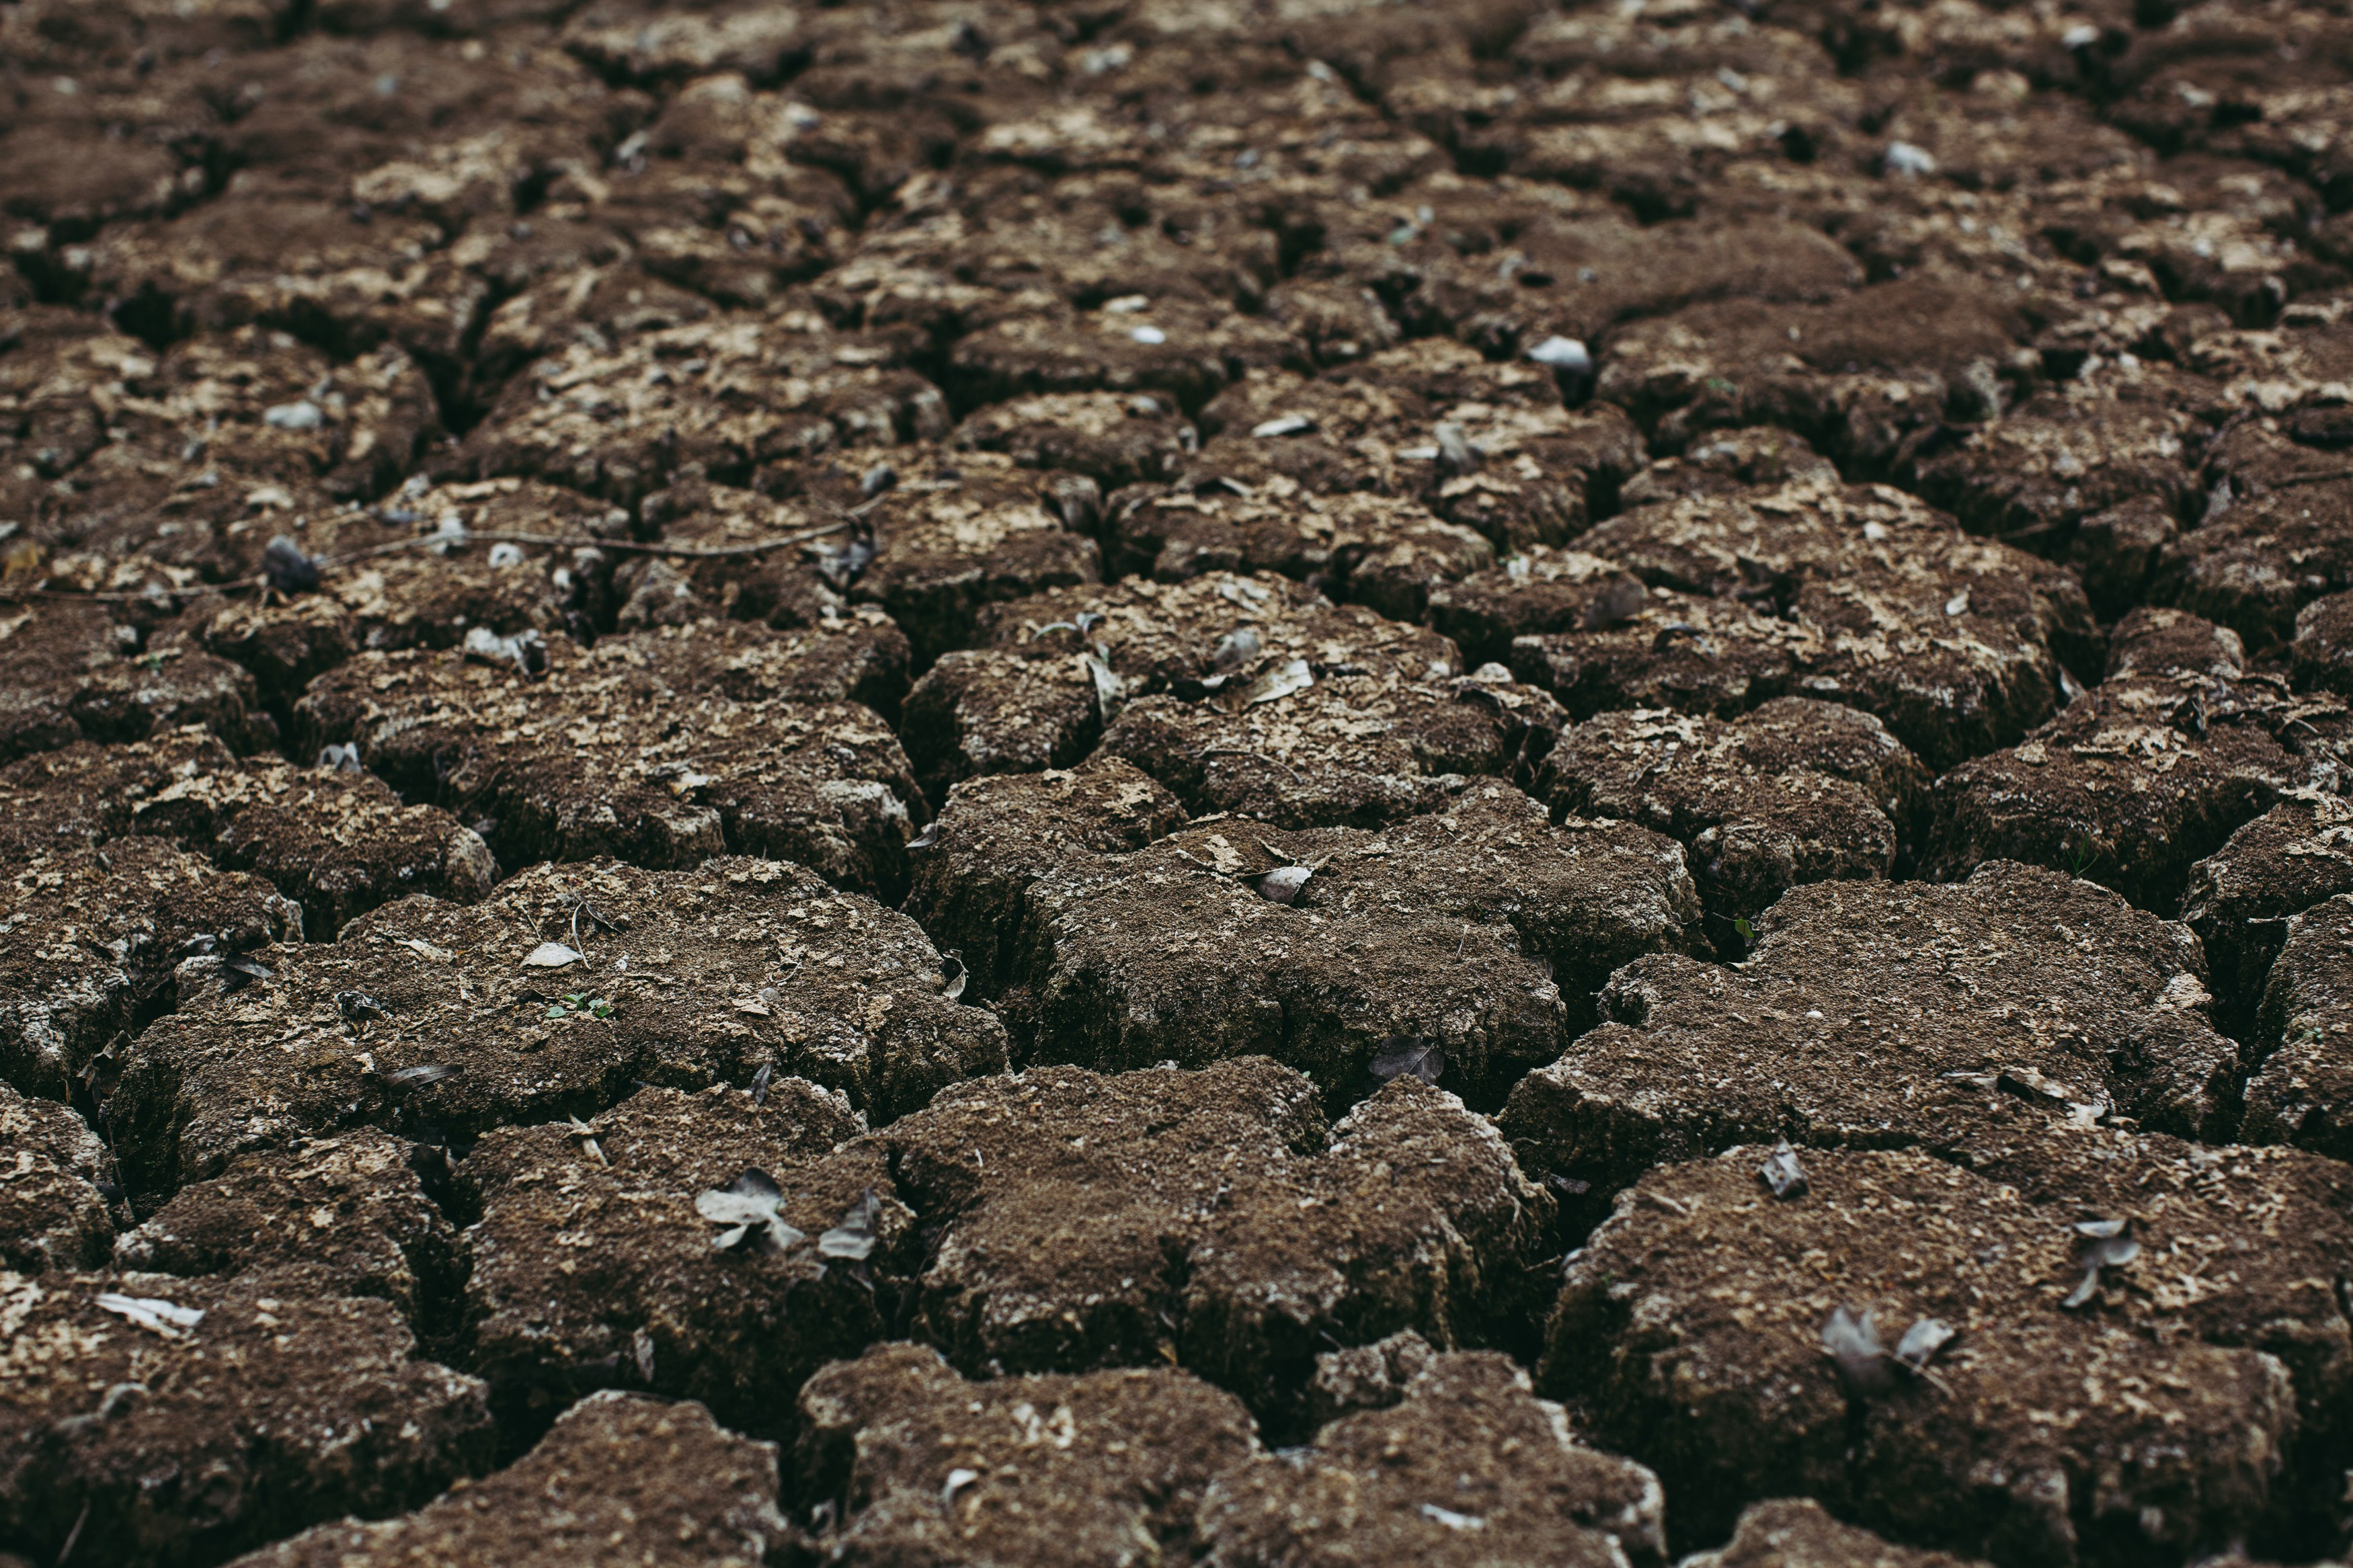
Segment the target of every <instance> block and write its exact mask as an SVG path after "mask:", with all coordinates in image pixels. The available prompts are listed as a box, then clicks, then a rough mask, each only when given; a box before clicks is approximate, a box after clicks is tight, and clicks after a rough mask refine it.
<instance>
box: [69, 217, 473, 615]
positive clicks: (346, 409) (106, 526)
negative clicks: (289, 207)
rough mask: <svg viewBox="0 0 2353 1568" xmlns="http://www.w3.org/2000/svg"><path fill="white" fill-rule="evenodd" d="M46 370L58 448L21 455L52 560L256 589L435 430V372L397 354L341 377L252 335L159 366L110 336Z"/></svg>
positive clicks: (283, 344) (280, 343)
mask: <svg viewBox="0 0 2353 1568" xmlns="http://www.w3.org/2000/svg"><path fill="white" fill-rule="evenodd" d="M346 222H347V223H348V220H346ZM69 342H70V340H69ZM39 346H40V348H44V349H47V348H50V345H49V344H46V343H44V344H41V345H39ZM56 347H57V349H63V348H65V347H66V344H62V343H61V344H58V345H57V346H56ZM48 357H49V359H50V365H49V367H48V368H49V369H50V374H49V375H48V376H47V378H45V380H44V381H43V383H42V384H40V385H39V386H38V387H37V389H35V390H34V393H33V396H32V398H31V399H30V401H31V402H32V404H33V405H34V406H33V408H32V409H30V410H27V412H32V413H34V414H35V430H36V431H37V432H38V433H40V434H46V435H47V436H49V437H50V439H49V440H48V441H46V442H39V443H37V444H34V443H28V445H33V446H34V450H33V451H31V452H29V453H26V456H30V457H32V458H34V460H35V463H36V466H37V468H46V469H48V470H50V471H51V472H52V473H53V474H54V476H55V482H54V483H53V484H51V485H50V486H49V487H48V488H47V491H46V493H44V494H42V495H41V496H40V497H39V498H38V499H37V503H36V510H34V512H33V515H32V516H30V517H27V518H26V519H24V520H23V521H24V522H25V523H26V531H27V532H28V533H29V534H30V536H31V537H32V538H33V539H34V540H35V541H36V542H38V543H39V544H40V545H41V546H42V547H43V548H44V549H45V550H46V551H47V552H49V553H50V554H52V555H58V554H66V553H71V552H90V553H95V554H98V555H101V556H105V557H109V558H114V557H120V556H123V555H129V554H134V553H143V554H145V555H148V556H150V557H152V558H153V559H154V560H156V561H158V562H161V563H165V564H167V565H172V566H178V567H185V568H188V569H191V570H193V571H195V572H196V573H198V574H201V575H202V576H204V577H206V578H208V579H213V580H223V579H230V578H238V577H245V576H249V575H251V574H253V573H254V572H256V571H257V570H259V566H260V563H261V555H262V552H263V550H264V548H265V547H266V546H267V545H268V543H269V540H270V539H271V538H272V537H273V536H274V535H275V534H278V533H282V532H292V531H295V530H296V529H297V528H298V527H299V526H300V522H301V521H304V520H308V519H311V518H314V517H318V516H321V515H323V514H326V513H329V512H332V511H335V510H340V505H339V503H344V502H349V501H353V500H369V499H372V498H374V497H375V496H376V495H379V494H381V493H382V492H383V491H384V490H385V489H386V488H387V487H389V486H390V485H392V484H393V483H394V482H395V481H396V480H397V479H399V478H400V476H401V475H402V474H403V473H404V472H405V471H406V469H407V468H408V466H409V464H410V463H411V462H413V461H414V460H415V459H416V458H417V455H418V453H419V452H421V451H422V450H423V448H424V447H425V444H426V443H427V440H428V439H429V438H431V437H434V436H437V435H438V433H439V431H440V418H439V416H438V414H437V413H436V412H435V408H434V402H433V392H432V388H431V386H430V384H428V383H427V379H426V376H425V374H424V373H423V372H422V371H420V370H419V369H418V368H417V365H416V364H415V363H412V362H411V361H410V360H409V358H408V357H407V356H406V354H403V353H400V352H399V351H397V350H394V349H386V350H382V351H379V352H377V353H370V354H366V355H364V356H361V357H359V358H357V359H354V360H353V361H351V362H350V363H343V364H338V363H335V361H333V360H332V359H331V358H329V356H327V355H326V354H324V353H321V352H320V351H319V350H317V349H315V348H311V347H308V346H306V345H303V344H301V343H298V342H295V341H294V340H293V339H292V338H290V337H289V336H287V335H286V334H285V333H283V332H275V331H262V330H260V329H258V328H248V329H245V330H242V331H234V332H227V333H220V334H214V335H206V336H200V337H196V338H193V339H190V340H188V341H186V342H182V343H179V344H177V345H175V346H174V347H173V348H172V349H170V350H168V351H167V352H165V353H162V354H160V355H159V354H156V353H153V351H152V350H149V349H147V348H146V347H145V345H144V344H138V345H135V346H132V347H122V346H119V340H116V339H113V338H111V337H104V338H97V339H93V340H90V341H86V342H73V343H71V346H70V352H56V350H55V349H52V350H51V353H49V355H48ZM75 458H79V460H78V461H76V460H73V459H75Z"/></svg>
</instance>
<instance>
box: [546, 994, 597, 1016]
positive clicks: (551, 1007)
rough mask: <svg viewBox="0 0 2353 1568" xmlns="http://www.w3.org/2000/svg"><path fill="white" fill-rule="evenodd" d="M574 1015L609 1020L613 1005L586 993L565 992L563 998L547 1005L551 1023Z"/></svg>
mask: <svg viewBox="0 0 2353 1568" xmlns="http://www.w3.org/2000/svg"><path fill="white" fill-rule="evenodd" d="M575 1013H586V1015H588V1016H590V1017H592V1018H609V1017H611V1016H613V1005H612V1004H611V1003H610V1002H607V1001H606V1000H605V998H603V997H602V996H591V995H589V994H587V993H586V991H567V992H565V994H564V995H563V997H562V998H561V999H560V1000H558V1001H554V1002H550V1003H549V1004H548V1005H547V1016H548V1018H549V1019H550V1020H551V1021H553V1020H554V1019H557V1018H569V1017H571V1016H573V1015H574V1014H575Z"/></svg>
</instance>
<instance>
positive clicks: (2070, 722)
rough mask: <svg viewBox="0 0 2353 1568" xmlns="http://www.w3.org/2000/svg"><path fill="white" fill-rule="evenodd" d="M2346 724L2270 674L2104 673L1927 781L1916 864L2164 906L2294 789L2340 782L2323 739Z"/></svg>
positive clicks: (1944, 872) (1937, 874)
mask: <svg viewBox="0 0 2353 1568" xmlns="http://www.w3.org/2000/svg"><path fill="white" fill-rule="evenodd" d="M2221 635H2223V636H2226V637H2227V636H2229V635H2230V634H2229V633H2228V632H2223V633H2222V634H2221ZM2235 640H2236V639H2235V638H2234V639H2233V641H2235ZM2153 652H2154V650H2147V649H2144V650H2141V652H2140V653H2139V655H2138V656H2137V657H2139V658H2142V659H2143V660H2145V661H2147V662H2156V660H2155V659H2154V658H2151V657H2150V656H2151V654H2152V653H2153ZM2193 657H2194V655H2193ZM2211 662H2213V661H2210V664H2211ZM2345 722H2346V721H2345V715H2344V710H2343V709H2342V708H2341V707H2340V706H2338V705H2337V704H2336V703H2335V702H2333V701H2327V700H2324V701H2320V702H2314V701H2310V700H2305V701H2298V700H2296V699H2295V698H2294V697H2292V696H2290V694H2289V693H2288V692H2287V691H2286V690H2285V689H2284V683H2283V682H2280V681H2278V680H2277V679H2272V678H2265V677H2262V676H2256V677H2244V676H2238V675H2236V674H2235V672H2234V674H2233V675H2232V676H2225V677H2219V678H2218V677H2215V676H2211V675H2207V674H2203V673H2200V672H2199V671H2197V670H2196V669H2195V668H2180V667H2179V665H2176V666H2174V667H2173V668H2170V669H2168V670H2166V671H2165V672H2164V673H2161V674H2159V673H2152V674H2146V675H2118V676H2115V677H2112V678H2111V679H2108V680H2106V681H2105V682H2103V683H2102V684H2100V685H2098V686H2095V687H2094V688H2093V689H2091V690H2089V691H2086V692H2084V694H2083V695H2081V696H2079V697H2077V698H2076V699H2075V700H2073V702H2070V703H2069V704H2068V705H2067V706H2066V707H2065V708H2063V709H2062V710H2060V711H2059V713H2058V714H2057V715H2056V716H2055V717H2054V718H2052V720H2050V721H2048V722H2047V723H2044V724H2042V725H2041V726H2040V727H2038V728H2037V729H2036V730H2035V731H2033V732H2032V733H2031V734H2030V735H2029V736H2028V737H2027V738H2026V739H2025V740H2024V741H2023V742H2021V743H2020V744H2018V745H2016V746H2013V747H2010V748H2009V749H2007V750H2005V751H2000V752H1994V753H1993V754H1992V755H1990V756H1985V757H1978V758H1977V759H1975V760H1974V761H1971V762H1968V763H1962V764H1961V765H1960V766H1959V767H1957V768H1955V769H1953V770H1952V771H1951V772H1950V773H1947V774H1946V775H1945V776H1944V777H1943V778H1940V779H1938V780H1937V781H1936V822H1935V825H1934V826H1933V828H1932V829H1931V831H1930V834H1929V838H1928V844H1927V847H1926V852H1925V854H1924V856H1923V861H1922V864H1923V868H1924V870H1925V871H1926V874H1927V875H1928V876H1930V877H1932V878H1936V879H1949V878H1954V877H1959V876H1964V875H1967V874H1968V871H1969V870H1970V869H1971V868H1974V867H1976V866H1978V865H1980V864H1982V863H1983V862H1985V861H1987V860H1990V859H2007V860H2025V861H2031V862H2032V863H2034V864H2037V865H2042V866H2049V867H2052V868H2054V869H2061V870H2065V871H2067V872H2069V873H2070V874H2072V875H2074V876H2078V877H2085V878H2088V879H2091V880H2093V881H2095V882H2098V883H2101V884H2102V885H2104V886H2105V887H2110V888H2114V889H2116V891H2118V892H2120V893H2122V894H2123V895H2124V896H2125V897H2126V898H2127V899H2129V900H2132V901H2133V902H2134V903H2136V904H2138V905H2140V906H2142V907H2143V908H2145V909H2153V910H2168V911H2169V910H2174V909H2176V908H2178V907H2179V902H2180V899H2181V895H2182V890H2183V889H2184V887H2185V886H2186V885H2187V883H2188V881H2189V868H2190V866H2191V863H2192V862H2194V861H2196V860H2199V859H2200V858H2203V857H2205V856H2208V855H2211V854H2212V853H2214V851H2216V850H2218V849H2220V848H2221V847H2222V844H2223V841H2224V840H2225V839H2227V838H2228V837H2230V836H2231V835H2232V833H2233V832H2234V831H2236V830H2237V829H2238V828H2239V826H2241V825H2242V824H2244V823H2245V822H2247V821H2249V820H2250V819H2251V818H2253V817H2255V816H2260V815H2262V814H2263V812H2265V811H2267V810H2269V809H2270V808H2271V807H2272V805H2274V804H2275V803H2276V802H2277V801H2278V800H2279V798H2280V797H2281V796H2282V795H2286V794H2288V793H2290V792H2292V791H2295V790H2297V789H2300V788H2310V787H2319V788H2322V789H2328V790H2334V789H2335V788H2337V786H2338V784H2339V783H2340V779H2339V769H2338V764H2337V760H2336V758H2335V757H2334V755H2332V754H2331V752H2332V751H2333V748H2331V747H2329V746H2327V744H2326V740H2327V736H2328V734H2330V733H2331V732H2334V731H2342V730H2343V728H2344V727H2345Z"/></svg>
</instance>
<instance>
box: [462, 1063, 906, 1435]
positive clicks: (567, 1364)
mask: <svg viewBox="0 0 2353 1568" xmlns="http://www.w3.org/2000/svg"><path fill="white" fill-rule="evenodd" d="M583 1129H585V1131H584V1130H583ZM865 1130H866V1129H865V1124H864V1122H863V1121H862V1120H861V1119H860V1118H859V1117H858V1116H857V1115H856V1113H854V1112H853V1111H852V1110H850V1109H849V1103H848V1102H847V1101H846V1100H843V1099H842V1098H841V1097H840V1096H839V1095H838V1094H833V1093H830V1092H828V1091H827V1090H825V1089H818V1087H817V1086H816V1085H814V1084H811V1083H809V1082H808V1081H807V1080H806V1079H798V1078H776V1079H771V1080H770V1081H768V1082H767V1083H766V1084H765V1086H764V1091H763V1092H761V1093H760V1094H758V1095H757V1096H756V1098H755V1096H754V1094H752V1093H747V1092H745V1091H744V1090H742V1089H732V1088H728V1087H725V1086H719V1087H714V1088H712V1089H704V1090H702V1091H701V1092H699V1093H687V1092H684V1091H681V1090H679V1089H639V1090H638V1092H637V1093H636V1094H635V1095H633V1096H632V1097H630V1098H629V1099H628V1100H624V1101H623V1102H622V1103H621V1104H620V1105H618V1106H617V1107H615V1108H614V1109H613V1110H607V1111H605V1112H604V1113H602V1114H601V1115H598V1116H596V1117H595V1118H593V1119H591V1120H589V1121H586V1122H580V1123H570V1124H567V1123H565V1122H557V1123H554V1125H543V1126H537V1127H507V1128H501V1129H499V1130H498V1131H493V1132H491V1133H490V1134H489V1135H488V1136H486V1137H485V1138H484V1139H483V1140H482V1141H481V1142H480V1143H479V1144H477V1145H475V1147H474V1150H473V1152H472V1153H470V1154H469V1155H468V1156H467V1157H466V1159H465V1161H464V1162H463V1163H461V1164H460V1165H459V1167H458V1169H457V1178H458V1181H459V1184H460V1185H461V1187H462V1188H463V1189H464V1190H465V1191H466V1193H467V1194H468V1195H469V1197H470V1200H471V1202H473V1203H474V1204H476V1205H479V1206H480V1212H481V1215H482V1217H481V1220H480V1223H479V1224H477V1225H476V1226H474V1227H473V1228H472V1229H471V1230H470V1232H469V1233H468V1234H469V1236H470V1239H471V1241H472V1244H473V1249H474V1272H473V1276H472V1278H471V1279H470V1280H469V1281H468V1283H467V1286H466V1297H467V1304H468V1308H469V1311H468V1319H469V1321H470V1323H471V1325H472V1327H473V1334H474V1349H473V1357H472V1363H471V1364H472V1365H473V1366H474V1367H475V1368H476V1370H478V1371H479V1372H480V1373H481V1374H482V1375H483V1376H484V1377H486V1378H488V1379H489V1380H490V1383H491V1394H492V1399H493V1401H494V1403H495V1404H496V1405H498V1407H499V1408H500V1409H501V1412H502V1414H508V1415H511V1416H512V1419H514V1420H516V1421H519V1422H521V1423H522V1425H523V1426H532V1425H534V1424H535V1422H536V1421H543V1420H544V1419H545V1418H546V1417H545V1415H544V1414H536V1415H535V1414H534V1413H540V1412H546V1411H552V1410H557V1409H561V1408H563V1407H564V1405H566V1404H567V1403H569V1402H570V1401H571V1400H572V1399H573V1398H575V1397H576V1396H577V1395H578V1394H581V1393H584V1392H586V1391H587V1390H589V1389H593V1388H596V1387H598V1386H602V1385H620V1386H625V1387H629V1388H636V1389H643V1390H647V1391H649V1392H652V1393H656V1394H662V1395H665V1396H667V1397H672V1398H681V1399H695V1400H700V1401H702V1403H703V1404H705V1405H709V1406H710V1407H711V1409H712V1412H713V1413H714V1414H716V1415H718V1416H719V1418H720V1419H721V1420H723V1421H726V1422H730V1423H732V1424H733V1425H737V1426H750V1427H754V1428H755V1429H767V1428H773V1427H776V1426H778V1425H779V1424H780V1420H781V1416H782V1413H783V1412H784V1410H785V1409H786V1408H787V1407H788V1406H789V1405H790V1402H791V1399H792V1396H793V1392H794V1391H795V1390H796V1389H797V1388H798V1387H799V1386H800V1384H801V1381H802V1380H803V1379H804V1378H806V1377H807V1376H808V1375H809V1373H812V1372H814V1371H815V1370H817V1368H818V1366H819V1365H821V1364H822V1363H825V1362H827V1361H829V1360H832V1359H834V1358H836V1357H839V1356H854V1355H856V1354H857V1353H858V1352H860V1350H862V1349H864V1348H865V1347H866V1346H867V1345H869V1344H871V1343H872V1342H875V1341H876V1340H879V1339H882V1338H884V1337H885V1336H886V1335H887V1334H888V1333H889V1328H890V1300H889V1298H887V1297H885V1296H881V1295H878V1293H877V1288H876V1275H877V1273H880V1274H881V1275H882V1276H884V1278H885V1279H886V1281H887V1279H892V1278H897V1277H902V1276H903V1275H905V1274H907V1273H909V1272H910V1271H911V1268H910V1264H911V1263H912V1261H913V1258H912V1256H911V1254H912V1253H913V1252H917V1251H920V1242H919V1241H918V1240H917V1238H916V1237H915V1235H914V1224H915V1222H914V1217H913V1215H910V1214H909V1213H908V1211H907V1210H906V1208H905V1207H904V1206H903V1205H901V1204H900V1203H899V1202H898V1201H897V1200H896V1199H895V1198H893V1197H892V1178H891V1171H890V1167H889V1163H888V1162H887V1159H886V1156H885V1151H884V1150H883V1149H882V1148H881V1146H880V1145H879V1144H876V1143H872V1142H848V1141H849V1140H852V1139H855V1138H857V1137H858V1135H859V1134H860V1133H862V1132H863V1131H865ZM843 1145H846V1146H843ZM837 1146H842V1147H839V1152H837ZM747 1171H750V1172H758V1173H760V1174H761V1175H764V1176H765V1177H766V1178H767V1180H768V1182H769V1183H771V1184H773V1186H774V1187H775V1188H776V1191H777V1194H778V1196H777V1197H776V1202H775V1205H774V1211H773V1212H774V1213H775V1214H776V1215H777V1216H778V1217H779V1218H780V1219H781V1220H782V1222H783V1223H784V1224H785V1225H786V1226H790V1227H791V1230H792V1231H794V1232H797V1233H798V1234H799V1236H800V1237H801V1239H799V1240H797V1241H793V1242H791V1243H790V1244H789V1245H787V1246H786V1247H783V1248H782V1249H781V1250H778V1249H774V1248H772V1247H768V1246H766V1245H765V1244H762V1243H760V1241H759V1237H747V1238H746V1239H745V1241H744V1243H743V1244H741V1245H737V1246H734V1247H727V1248H721V1247H717V1246H715V1245H714V1242H715V1240H717V1239H720V1238H723V1237H725V1236H726V1234H727V1233H726V1232H725V1231H723V1230H721V1229H718V1228H715V1227H714V1222H713V1221H712V1220H709V1219H706V1218H704V1217H703V1216H702V1214H700V1213H699V1212H698V1211H697V1208H696V1201H697V1199H698V1197H699V1196H701V1195H702V1194H707V1193H715V1192H725V1191H727V1190H729V1188H730V1186H731V1184H735V1183H736V1182H737V1179H738V1178H739V1177H742V1176H744V1173H746V1172H747ZM870 1192H871V1193H874V1194H877V1197H876V1205H877V1206H875V1207H874V1209H873V1211H872V1213H871V1215H870V1214H866V1213H865V1212H864V1209H863V1206H862V1205H864V1200H865V1194H868V1193H870ZM861 1217H862V1222H863V1223H862V1224H860V1220H861ZM837 1226H852V1227H853V1228H855V1229H858V1230H859V1231H860V1235H861V1236H862V1237H863V1239H862V1241H861V1242H860V1243H859V1244H858V1245H857V1246H852V1247H849V1248H848V1249H847V1250H836V1251H828V1250H827V1248H826V1247H825V1246H821V1245H820V1239H819V1238H821V1237H824V1236H826V1235H828V1234H830V1233H834V1232H835V1231H836V1227H837ZM841 1234H843V1235H847V1234H848V1232H842V1233H841ZM828 1245H832V1244H828ZM861 1246H862V1247H863V1248H864V1253H863V1255H862V1256H860V1255H859V1247H861Z"/></svg>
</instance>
